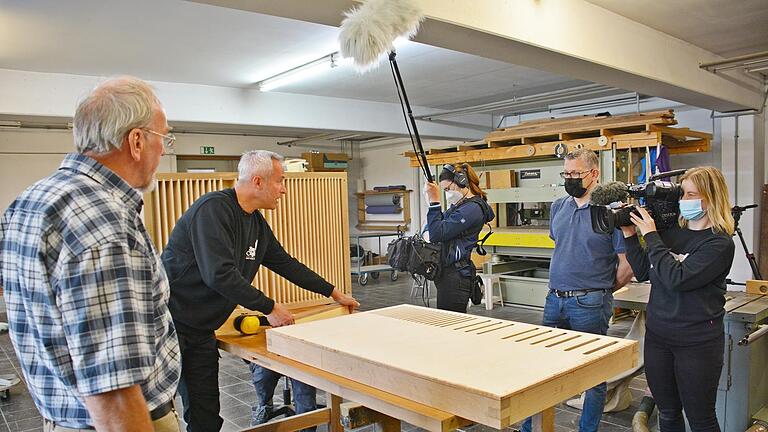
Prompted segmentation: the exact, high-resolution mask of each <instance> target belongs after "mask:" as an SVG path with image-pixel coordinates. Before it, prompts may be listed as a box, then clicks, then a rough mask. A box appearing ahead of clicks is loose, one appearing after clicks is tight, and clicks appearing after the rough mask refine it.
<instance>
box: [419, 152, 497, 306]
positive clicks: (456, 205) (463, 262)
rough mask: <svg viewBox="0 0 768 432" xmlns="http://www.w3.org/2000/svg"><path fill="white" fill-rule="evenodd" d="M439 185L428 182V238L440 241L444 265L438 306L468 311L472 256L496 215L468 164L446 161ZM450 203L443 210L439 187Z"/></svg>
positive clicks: (437, 285) (436, 241) (473, 277)
mask: <svg viewBox="0 0 768 432" xmlns="http://www.w3.org/2000/svg"><path fill="white" fill-rule="evenodd" d="M438 179H439V181H440V186H438V185H437V184H435V183H427V185H426V186H425V190H426V193H427V197H428V199H429V210H428V211H427V230H428V231H429V240H430V241H431V242H433V243H440V245H441V248H440V252H441V263H440V264H441V269H440V274H439V276H438V277H437V279H435V286H436V287H437V308H438V309H443V310H450V311H454V312H466V311H467V304H468V302H469V297H470V295H471V293H472V286H473V284H474V283H475V281H474V279H475V266H474V264H473V263H472V261H471V260H470V257H471V255H472V249H473V248H474V247H475V246H476V244H477V239H478V235H479V234H480V231H481V230H482V229H483V225H484V224H485V223H487V222H490V221H492V220H493V218H494V214H493V210H491V207H490V206H489V205H488V203H487V202H486V197H485V192H483V190H482V189H480V179H479V178H478V176H477V174H476V173H475V171H474V170H473V169H472V168H471V167H470V166H469V165H467V164H461V165H453V164H446V165H443V169H442V171H441V172H440V176H439V177H438ZM439 188H442V189H443V191H444V192H445V199H446V201H447V202H448V204H449V207H448V210H446V211H445V212H443V211H442V210H441V207H440V189H439Z"/></svg>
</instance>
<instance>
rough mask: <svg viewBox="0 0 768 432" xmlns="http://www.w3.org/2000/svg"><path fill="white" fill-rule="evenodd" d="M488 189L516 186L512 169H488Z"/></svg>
mask: <svg viewBox="0 0 768 432" xmlns="http://www.w3.org/2000/svg"><path fill="white" fill-rule="evenodd" d="M487 175H488V189H509V188H513V187H517V181H515V171H514V170H508V169H507V170H494V171H488V172H487Z"/></svg>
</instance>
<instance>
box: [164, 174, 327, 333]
mask: <svg viewBox="0 0 768 432" xmlns="http://www.w3.org/2000/svg"><path fill="white" fill-rule="evenodd" d="M162 260H163V265H164V267H165V271H166V272H167V273H168V280H169V281H170V284H171V298H170V304H169V306H170V310H171V315H172V316H173V319H174V321H177V322H180V323H181V324H183V325H186V326H188V327H192V328H195V329H199V330H215V329H217V328H219V327H220V326H221V325H222V324H223V323H224V322H225V321H226V320H227V318H228V317H229V315H230V314H231V313H232V311H233V310H234V309H235V307H236V306H237V305H238V304H239V305H242V306H244V307H246V308H248V309H251V310H256V311H259V312H262V313H265V314H268V313H270V312H271V311H272V308H273V306H274V301H273V300H272V299H270V298H269V297H267V296H266V295H264V293H262V292H261V291H259V290H258V289H256V288H254V287H253V286H252V285H251V282H252V281H253V278H254V277H255V276H256V272H257V271H258V270H259V267H260V266H261V265H262V264H263V265H264V266H266V267H267V268H269V269H270V270H272V271H274V272H275V273H277V274H279V275H280V276H282V277H284V278H286V279H288V280H289V281H291V282H293V283H295V284H296V285H298V286H300V287H302V288H304V289H308V290H310V291H313V292H316V293H320V294H323V295H325V296H330V295H331V292H332V291H333V285H331V284H330V283H329V282H327V281H326V280H325V279H323V278H322V277H320V276H319V275H318V274H317V273H315V272H313V271H312V270H310V269H309V268H307V267H306V266H305V265H304V264H302V263H300V262H299V261H297V260H296V259H295V258H293V257H292V256H290V255H288V253H287V252H286V251H285V249H283V247H282V245H280V242H278V241H277V239H276V238H275V235H274V234H273V233H272V229H271V228H270V227H269V225H268V224H267V221H266V220H265V219H264V217H263V216H262V215H261V213H260V212H259V211H254V212H253V213H252V214H248V213H246V212H245V211H243V209H242V208H241V207H240V205H239V204H238V202H237V196H236V195H235V190H234V189H225V190H222V191H216V192H210V193H207V194H205V195H203V196H202V197H200V198H199V199H198V200H197V201H195V203H194V204H193V205H192V207H190V208H189V210H187V211H186V213H184V215H182V217H181V219H179V221H178V222H177V223H176V226H175V227H174V229H173V232H171V237H170V240H169V241H168V246H167V247H166V248H165V250H164V251H163V255H162Z"/></svg>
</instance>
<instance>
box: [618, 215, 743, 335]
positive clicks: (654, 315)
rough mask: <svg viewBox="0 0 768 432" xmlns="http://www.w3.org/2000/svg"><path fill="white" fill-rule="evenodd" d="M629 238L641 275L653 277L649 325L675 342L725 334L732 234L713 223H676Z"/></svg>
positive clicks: (640, 278) (635, 267)
mask: <svg viewBox="0 0 768 432" xmlns="http://www.w3.org/2000/svg"><path fill="white" fill-rule="evenodd" d="M645 242H646V245H647V250H645V249H643V248H642V247H641V246H640V242H639V240H638V238H637V236H633V237H630V238H627V239H625V244H626V248H627V260H628V261H629V264H630V266H632V271H633V272H634V273H635V277H636V278H637V280H638V281H645V280H648V279H650V281H651V297H650V299H649V301H648V308H647V312H648V321H647V324H646V327H647V328H648V330H650V331H651V332H653V333H654V334H656V335H658V336H659V337H663V338H664V339H666V340H667V341H668V342H669V343H671V344H675V345H684V344H694V343H699V342H704V341H707V340H711V339H713V338H715V337H718V336H722V334H723V316H724V315H725V310H724V309H723V306H724V305H725V291H726V287H725V278H726V277H727V276H728V273H729V272H730V270H731V264H732V263H733V254H734V249H735V246H734V244H733V239H732V238H731V236H729V235H727V234H723V233H714V232H713V231H712V230H711V229H705V230H702V231H693V230H689V229H684V228H680V227H678V226H673V227H671V228H669V229H667V230H665V231H663V232H662V233H661V234H659V233H658V232H652V233H648V235H646V236H645Z"/></svg>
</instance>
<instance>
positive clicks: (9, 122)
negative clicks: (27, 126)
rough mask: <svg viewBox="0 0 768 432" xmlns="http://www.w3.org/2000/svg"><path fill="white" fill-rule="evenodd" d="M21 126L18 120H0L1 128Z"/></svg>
mask: <svg viewBox="0 0 768 432" xmlns="http://www.w3.org/2000/svg"><path fill="white" fill-rule="evenodd" d="M20 127H21V122H20V121H15V120H0V128H1V129H18V128H20Z"/></svg>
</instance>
